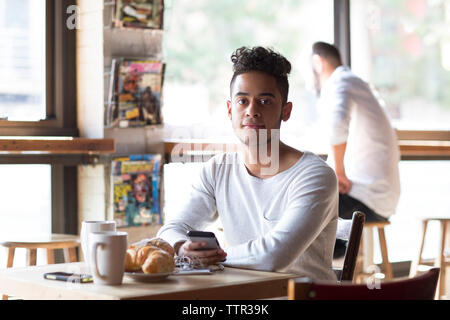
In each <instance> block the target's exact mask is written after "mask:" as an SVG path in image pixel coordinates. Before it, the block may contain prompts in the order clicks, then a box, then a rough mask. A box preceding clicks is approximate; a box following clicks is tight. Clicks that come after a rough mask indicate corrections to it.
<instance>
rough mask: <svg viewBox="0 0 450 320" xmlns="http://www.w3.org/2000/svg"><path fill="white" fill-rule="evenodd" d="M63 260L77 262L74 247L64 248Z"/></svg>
mask: <svg viewBox="0 0 450 320" xmlns="http://www.w3.org/2000/svg"><path fill="white" fill-rule="evenodd" d="M64 260H65V261H66V263H67V262H77V252H76V250H75V248H64Z"/></svg>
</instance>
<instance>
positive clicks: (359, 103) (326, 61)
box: [312, 42, 400, 258]
mask: <svg viewBox="0 0 450 320" xmlns="http://www.w3.org/2000/svg"><path fill="white" fill-rule="evenodd" d="M312 51H313V55H312V64H313V70H314V73H315V75H316V82H315V83H316V84H317V88H316V89H317V91H318V93H319V96H320V99H319V101H318V107H319V112H320V113H321V114H322V115H323V116H324V119H326V128H325V129H326V130H327V131H328V137H329V142H330V145H331V152H330V153H329V157H328V163H329V164H330V165H331V166H332V167H333V168H334V169H335V172H336V175H337V178H338V184H339V217H341V218H345V219H350V218H351V217H352V214H353V212H354V211H356V210H359V211H362V212H364V213H365V215H366V221H386V220H388V218H389V217H390V216H391V215H392V214H394V212H395V209H396V206H397V203H398V199H399V196H400V180H399V169H398V162H399V160H400V155H399V148H398V143H397V137H396V134H395V131H394V130H393V128H392V127H391V124H390V121H389V118H388V116H387V115H386V113H385V111H384V110H383V108H382V107H381V106H380V103H379V102H378V100H377V99H376V97H375V95H374V93H373V92H372V90H371V89H370V87H369V85H368V84H367V83H366V82H364V81H363V80H361V79H360V78H358V77H357V76H355V75H354V74H353V73H352V72H351V71H350V69H349V68H347V67H345V66H343V65H342V62H341V57H340V53H339V50H338V49H337V48H336V47H335V46H333V45H331V44H328V43H324V42H316V43H315V44H313V47H312ZM344 252H345V247H344V245H343V243H341V242H339V241H338V242H337V243H336V249H335V258H337V257H339V256H341V255H342V254H343V253H344Z"/></svg>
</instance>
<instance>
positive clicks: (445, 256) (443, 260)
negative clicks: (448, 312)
mask: <svg viewBox="0 0 450 320" xmlns="http://www.w3.org/2000/svg"><path fill="white" fill-rule="evenodd" d="M431 221H437V222H439V224H440V229H441V233H440V239H439V253H438V256H437V257H436V259H432V260H429V261H426V260H424V259H423V257H422V253H423V248H424V244H425V236H426V232H427V227H428V223H429V222H431ZM449 227H450V218H449V219H446V218H426V219H423V220H422V241H421V244H420V248H419V254H418V255H417V258H416V259H415V260H414V261H413V262H412V263H411V269H410V273H409V276H410V277H414V276H416V275H417V274H418V272H419V271H421V270H420V269H422V270H424V269H425V270H426V269H427V268H428V269H429V268H430V267H431V266H435V267H438V268H440V269H441V277H440V280H439V285H438V293H437V298H438V299H441V298H443V297H444V296H445V294H446V292H445V291H446V289H445V280H446V272H445V269H446V267H448V266H449V265H450V252H449V250H450V247H449V248H446V246H447V245H448V244H449V243H450V239H449V235H448V233H449V232H450V231H449Z"/></svg>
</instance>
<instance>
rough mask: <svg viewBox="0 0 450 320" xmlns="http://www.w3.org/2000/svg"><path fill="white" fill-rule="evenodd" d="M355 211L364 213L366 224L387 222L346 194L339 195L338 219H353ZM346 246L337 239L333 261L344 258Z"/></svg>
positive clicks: (345, 243) (344, 242) (345, 242)
mask: <svg viewBox="0 0 450 320" xmlns="http://www.w3.org/2000/svg"><path fill="white" fill-rule="evenodd" d="M355 211H361V212H362V213H364V214H365V216H366V222H380V221H387V220H388V219H386V218H384V217H382V216H380V215H379V214H377V213H376V212H375V211H373V210H372V209H370V208H369V207H367V206H366V205H365V204H364V203H362V202H361V201H359V200H357V199H355V198H352V197H350V196H349V195H346V194H339V217H340V218H342V219H351V218H352V217H353V212H355ZM346 245H347V241H344V240H339V239H337V240H336V244H335V246H334V258H335V259H336V258H340V257H342V256H344V254H345V250H346V248H347V246H346Z"/></svg>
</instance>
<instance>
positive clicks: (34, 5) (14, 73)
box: [0, 0, 46, 121]
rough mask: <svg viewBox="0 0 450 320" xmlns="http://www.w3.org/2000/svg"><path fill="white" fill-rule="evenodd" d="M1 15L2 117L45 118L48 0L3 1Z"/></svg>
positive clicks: (0, 68) (0, 95) (0, 99)
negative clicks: (46, 17)
mask: <svg viewBox="0 0 450 320" xmlns="http://www.w3.org/2000/svg"><path fill="white" fill-rule="evenodd" d="M0 15H2V19H1V20H0V38H1V39H2V41H0V119H4V120H12V121H39V120H42V119H45V117H46V110H45V101H46V99H45V89H46V88H45V0H1V1H0Z"/></svg>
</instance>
